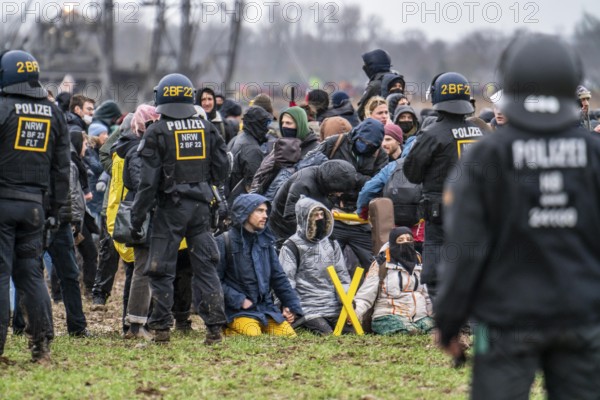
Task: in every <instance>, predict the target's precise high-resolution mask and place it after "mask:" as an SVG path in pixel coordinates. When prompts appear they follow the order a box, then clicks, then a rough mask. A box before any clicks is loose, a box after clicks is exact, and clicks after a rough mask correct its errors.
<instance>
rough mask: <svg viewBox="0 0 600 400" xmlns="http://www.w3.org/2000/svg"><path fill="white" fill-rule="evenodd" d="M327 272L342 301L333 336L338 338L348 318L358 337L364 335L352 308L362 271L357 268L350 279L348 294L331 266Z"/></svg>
mask: <svg viewBox="0 0 600 400" xmlns="http://www.w3.org/2000/svg"><path fill="white" fill-rule="evenodd" d="M327 272H328V273H329V276H330V277H331V281H332V282H333V286H334V287H335V290H336V292H337V293H338V296H340V299H341V300H342V305H343V307H342V312H341V313H340V318H339V319H338V322H337V325H336V326H335V329H334V331H333V335H334V336H339V335H341V333H342V329H343V328H344V324H345V323H346V319H347V318H348V316H350V322H352V326H354V330H355V331H356V334H358V335H364V334H365V332H364V331H363V328H362V326H361V325H360V322H359V321H358V317H357V316H356V313H355V312H354V307H352V300H353V299H354V296H355V295H356V292H357V291H358V284H359V283H360V278H362V274H363V272H364V269H362V268H361V267H357V268H356V271H355V272H354V276H353V277H352V282H350V288H349V289H348V293H346V292H345V291H344V287H343V286H342V282H340V278H339V277H338V275H337V273H336V272H335V268H334V267H333V265H332V266H329V267H327Z"/></svg>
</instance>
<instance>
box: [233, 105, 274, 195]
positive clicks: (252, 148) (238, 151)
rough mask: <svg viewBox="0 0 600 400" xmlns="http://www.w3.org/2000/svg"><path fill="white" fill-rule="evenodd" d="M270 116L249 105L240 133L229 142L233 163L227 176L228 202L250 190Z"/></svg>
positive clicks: (261, 156) (260, 157)
mask: <svg viewBox="0 0 600 400" xmlns="http://www.w3.org/2000/svg"><path fill="white" fill-rule="evenodd" d="M271 118H273V117H272V115H271V114H269V113H268V112H267V111H265V109H263V108H262V107H257V106H252V107H250V108H249V109H248V110H247V111H246V113H245V114H244V117H243V121H244V129H243V131H242V133H241V134H240V135H239V137H237V138H236V139H235V141H233V142H230V148H229V152H230V154H231V156H232V157H233V165H232V168H231V176H230V177H229V191H230V195H229V198H228V202H229V203H233V201H234V200H235V198H236V197H237V196H239V195H240V194H242V193H248V192H249V191H250V188H251V186H252V179H253V178H254V174H255V173H256V171H257V170H258V168H259V167H260V163H261V162H262V160H263V158H264V154H263V152H262V150H261V147H260V146H261V145H262V144H263V143H265V142H266V141H267V132H269V125H270V124H271V121H272V120H271Z"/></svg>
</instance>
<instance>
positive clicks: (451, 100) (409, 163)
mask: <svg viewBox="0 0 600 400" xmlns="http://www.w3.org/2000/svg"><path fill="white" fill-rule="evenodd" d="M451 85H453V86H451ZM449 87H454V88H456V90H454V93H452V94H450V93H451V91H450V90H449V89H448V88H449ZM459 88H460V89H459ZM470 93H471V88H470V86H469V82H468V81H467V79H466V78H465V77H464V76H462V75H460V74H458V73H456V72H446V73H443V74H439V75H438V76H436V77H435V78H434V79H433V81H432V82H431V86H430V89H429V95H430V96H431V102H432V103H433V109H434V110H435V111H437V113H438V117H437V120H436V121H435V122H434V123H432V124H431V125H430V126H428V127H427V129H425V130H424V131H423V132H421V135H420V136H419V137H418V139H417V140H416V141H415V144H414V146H413V147H412V149H411V151H410V153H408V156H407V157H406V159H405V162H404V174H405V175H406V177H407V178H408V180H409V181H411V182H413V183H417V184H419V183H421V184H423V208H424V211H425V243H424V248H423V275H422V278H423V283H425V284H427V289H428V290H429V295H430V296H431V297H432V300H433V301H435V294H436V286H437V280H438V278H437V269H438V265H439V263H440V258H441V250H442V244H443V241H444V229H443V226H442V221H443V213H442V191H443V186H444V181H445V180H446V177H447V176H448V174H449V172H450V170H451V168H453V167H454V165H456V163H457V162H458V160H459V159H460V157H461V156H462V155H464V153H466V152H467V151H468V150H469V149H470V147H471V146H472V145H473V143H475V142H476V141H477V140H479V139H480V138H481V136H482V135H483V133H482V132H481V129H479V128H478V127H477V126H476V125H475V124H473V123H470V122H467V121H465V118H466V115H467V114H471V113H472V112H474V109H473V105H471V102H470V101H469V100H470Z"/></svg>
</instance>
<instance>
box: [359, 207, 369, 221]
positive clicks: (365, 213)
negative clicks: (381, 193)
mask: <svg viewBox="0 0 600 400" xmlns="http://www.w3.org/2000/svg"><path fill="white" fill-rule="evenodd" d="M358 216H359V217H361V218H362V219H365V220H366V219H369V208H368V207H362V208H361V209H360V212H359V213H358Z"/></svg>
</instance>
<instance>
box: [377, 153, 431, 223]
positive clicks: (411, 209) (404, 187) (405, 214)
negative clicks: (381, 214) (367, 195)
mask: <svg viewBox="0 0 600 400" xmlns="http://www.w3.org/2000/svg"><path fill="white" fill-rule="evenodd" d="M422 191H423V190H422V186H421V185H417V184H414V183H412V182H410V181H409V180H408V178H407V177H406V175H404V159H403V158H402V159H400V160H398V161H396V169H395V170H394V172H393V173H392V176H390V179H389V180H388V181H387V183H386V184H385V186H384V187H383V197H387V198H389V199H391V200H392V202H393V203H394V222H395V223H396V226H408V227H411V226H413V225H415V224H416V223H418V222H419V213H418V210H419V202H420V201H421V194H422Z"/></svg>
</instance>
